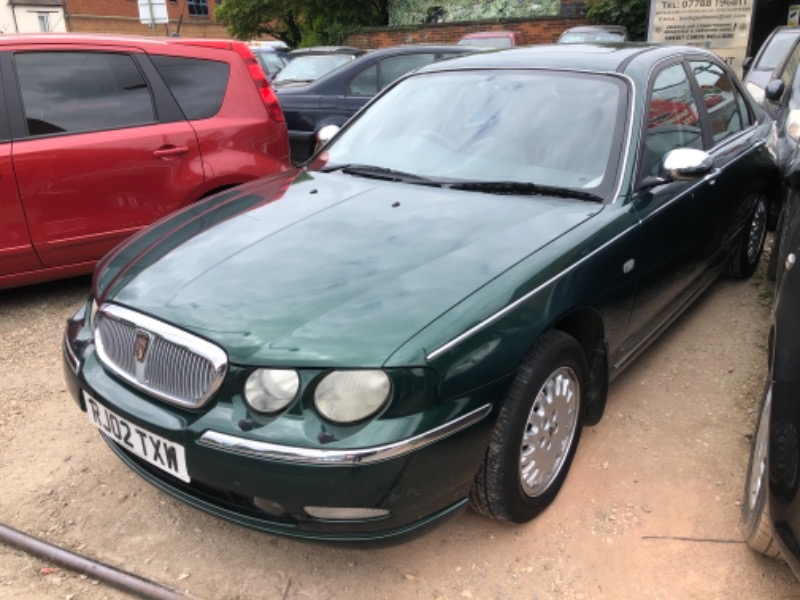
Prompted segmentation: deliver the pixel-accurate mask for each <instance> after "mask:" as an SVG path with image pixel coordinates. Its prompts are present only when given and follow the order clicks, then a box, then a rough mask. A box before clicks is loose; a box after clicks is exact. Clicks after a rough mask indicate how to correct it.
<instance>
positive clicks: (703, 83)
mask: <svg viewBox="0 0 800 600" xmlns="http://www.w3.org/2000/svg"><path fill="white" fill-rule="evenodd" d="M690 65H691V68H692V73H694V77H695V79H696V80H697V84H698V85H699V86H700V91H701V92H702V94H703V104H705V107H706V112H708V117H709V120H710V123H711V134H712V136H713V137H714V143H715V144H716V143H717V142H719V141H721V140H724V139H725V138H727V137H728V136H731V135H733V134H734V133H737V132H739V131H741V130H742V129H744V128H745V127H747V126H748V125H749V124H750V117H749V113H748V111H747V109H746V106H743V103H742V98H741V94H740V93H739V90H738V89H736V85H735V84H734V83H733V81H732V80H731V78H730V75H728V73H727V72H726V71H725V69H723V68H722V67H721V66H720V65H717V64H715V63H712V62H705V61H703V62H691V63H690ZM742 108H744V109H745V111H744V118H743V114H742Z"/></svg>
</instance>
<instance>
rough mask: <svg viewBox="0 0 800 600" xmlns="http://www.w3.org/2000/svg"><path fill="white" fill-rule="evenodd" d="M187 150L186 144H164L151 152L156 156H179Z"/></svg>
mask: <svg viewBox="0 0 800 600" xmlns="http://www.w3.org/2000/svg"><path fill="white" fill-rule="evenodd" d="M187 152H189V148H187V147H186V146H164V147H163V148H159V149H158V150H156V151H155V152H153V156H155V157H156V158H172V157H173V156H180V155H182V154H186V153H187Z"/></svg>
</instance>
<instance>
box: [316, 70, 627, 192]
mask: <svg viewBox="0 0 800 600" xmlns="http://www.w3.org/2000/svg"><path fill="white" fill-rule="evenodd" d="M625 99H626V91H625V85H624V84H623V83H622V81H621V80H620V79H618V78H616V77H611V76H603V75H590V74H574V73H563V72H560V73H549V72H538V71H526V72H519V71H459V72H451V73H430V74H424V75H417V76H415V77H411V78H409V79H406V80H404V81H401V82H400V83H399V84H398V85H397V86H395V87H394V88H393V89H392V90H390V92H389V93H387V94H385V95H384V96H382V97H380V98H379V99H378V100H377V101H376V102H374V103H373V104H372V105H371V106H370V107H369V108H368V109H367V110H365V111H364V112H363V113H362V115H361V117H360V118H358V119H356V120H355V121H353V122H352V123H351V125H350V126H349V127H348V128H347V129H346V130H345V131H343V132H342V133H341V134H340V135H339V136H338V137H337V139H336V141H335V142H334V143H332V144H331V145H329V146H328V147H327V148H326V152H323V153H322V154H321V155H320V157H319V159H318V160H316V161H314V162H313V164H314V167H315V168H325V169H326V170H327V169H335V168H337V167H338V166H341V165H350V164H353V165H359V167H363V166H364V165H370V166H374V167H379V168H381V169H391V170H394V171H397V172H401V173H403V174H404V175H406V176H409V175H412V176H415V177H417V178H419V179H422V178H425V179H428V180H431V181H433V182H436V181H445V182H452V181H460V182H475V181H481V182H497V181H502V182H506V183H508V182H512V183H521V184H536V185H538V186H550V187H559V188H572V189H579V190H584V191H587V192H591V193H593V194H596V195H603V196H604V195H606V194H608V193H609V192H610V190H611V186H612V185H613V183H614V180H615V176H616V162H617V160H618V157H619V155H620V152H621V139H622V130H623V128H624V127H623V125H622V120H623V115H624V108H625V102H626V100H625Z"/></svg>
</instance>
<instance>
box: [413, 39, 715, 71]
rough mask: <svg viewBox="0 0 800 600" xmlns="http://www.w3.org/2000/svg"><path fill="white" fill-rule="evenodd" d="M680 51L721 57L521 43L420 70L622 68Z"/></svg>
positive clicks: (651, 48)
mask: <svg viewBox="0 0 800 600" xmlns="http://www.w3.org/2000/svg"><path fill="white" fill-rule="evenodd" d="M679 54H687V55H688V54H694V55H698V54H703V55H706V56H708V57H709V58H712V59H714V60H718V59H717V58H716V55H715V54H713V53H711V52H709V51H707V50H704V49H702V48H695V47H689V46H667V45H661V44H647V43H630V42H618V43H588V44H550V45H539V46H521V47H517V48H509V49H505V50H495V51H491V52H476V53H474V54H469V55H467V56H458V57H455V58H452V59H450V60H447V61H443V62H436V63H432V64H430V65H426V66H424V67H422V68H421V69H419V71H418V72H433V71H453V70H467V69H531V68H548V69H571V70H578V71H596V72H610V71H616V72H623V71H624V70H625V69H626V66H627V65H628V64H631V63H634V62H636V63H639V62H642V61H644V62H645V63H651V64H654V63H656V62H658V61H660V60H662V59H663V58H667V57H670V56H676V55H679Z"/></svg>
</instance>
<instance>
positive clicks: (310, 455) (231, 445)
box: [197, 404, 492, 467]
mask: <svg viewBox="0 0 800 600" xmlns="http://www.w3.org/2000/svg"><path fill="white" fill-rule="evenodd" d="M491 410H492V405H491V404H486V405H484V406H481V407H480V408H478V409H475V410H473V411H472V412H469V413H467V414H465V415H463V416H461V417H458V418H457V419H453V420H452V421H448V422H447V423H444V424H442V425H439V426H438V427H434V428H433V429H431V430H430V431H426V432H425V433H420V434H419V435H415V436H414V437H410V438H408V439H405V440H400V441H399V442H394V443H392V444H385V445H383V446H370V447H368V448H354V449H351V450H339V449H330V450H320V449H319V448H301V447H298V446H284V445H281V444H271V443H269V442H261V441H258V440H253V439H247V438H243V437H238V436H234V435H228V434H227V433H220V432H218V431H211V430H208V431H206V432H204V433H203V435H202V436H200V439H199V440H198V442H197V443H198V444H199V445H201V446H207V447H209V448H214V449H216V450H224V451H226V452H232V453H234V454H244V455H246V456H253V457H255V458H260V459H264V460H276V461H281V462H290V463H300V464H305V465H314V466H331V467H342V466H350V465H369V464H374V463H378V462H382V461H385V460H390V459H393V458H399V457H401V456H404V455H406V454H408V453H410V452H414V451H415V450H419V449H420V448H424V447H425V446H429V445H431V444H433V443H435V442H438V441H439V440H442V439H444V438H446V437H448V436H451V435H453V434H454V433H457V432H459V431H461V430H462V429H466V428H467V427H470V426H471V425H474V424H475V423H477V422H479V421H481V420H482V419H483V418H485V417H486V415H488V414H489V413H490V412H491Z"/></svg>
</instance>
